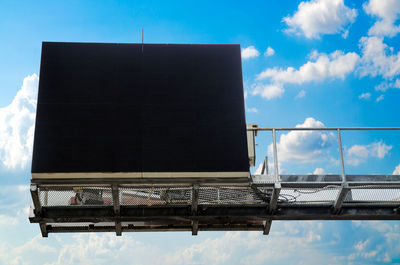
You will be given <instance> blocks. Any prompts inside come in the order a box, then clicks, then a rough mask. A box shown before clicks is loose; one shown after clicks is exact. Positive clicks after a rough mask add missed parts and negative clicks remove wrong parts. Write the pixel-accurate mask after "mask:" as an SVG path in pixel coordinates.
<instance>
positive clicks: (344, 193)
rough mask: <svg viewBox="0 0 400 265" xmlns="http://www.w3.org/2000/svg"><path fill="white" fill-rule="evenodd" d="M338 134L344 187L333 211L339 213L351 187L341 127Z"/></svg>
mask: <svg viewBox="0 0 400 265" xmlns="http://www.w3.org/2000/svg"><path fill="white" fill-rule="evenodd" d="M337 135H338V146H339V156H340V167H341V171H342V187H341V188H340V192H339V194H338V196H337V198H336V201H335V203H334V204H333V211H334V213H335V214H339V213H340V210H341V208H342V205H343V202H344V200H345V199H346V196H347V193H348V192H349V187H348V185H347V181H346V172H345V170H344V158H343V147H342V136H341V132H340V129H337Z"/></svg>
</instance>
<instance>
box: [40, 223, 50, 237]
mask: <svg viewBox="0 0 400 265" xmlns="http://www.w3.org/2000/svg"><path fill="white" fill-rule="evenodd" d="M39 227H40V232H41V233H42V237H48V236H49V232H48V231H47V226H46V223H39Z"/></svg>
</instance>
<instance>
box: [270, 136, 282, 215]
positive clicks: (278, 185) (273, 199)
mask: <svg viewBox="0 0 400 265" xmlns="http://www.w3.org/2000/svg"><path fill="white" fill-rule="evenodd" d="M272 142H273V153H274V170H275V175H274V180H275V184H274V188H273V191H272V197H271V201H270V203H269V209H268V210H269V212H270V213H274V211H275V210H276V207H277V205H278V198H279V193H280V192H281V183H280V181H279V167H278V150H277V147H276V131H275V130H273V131H272Z"/></svg>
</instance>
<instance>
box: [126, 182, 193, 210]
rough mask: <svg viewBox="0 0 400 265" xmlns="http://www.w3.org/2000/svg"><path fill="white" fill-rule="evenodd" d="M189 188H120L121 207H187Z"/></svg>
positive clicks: (189, 198)
mask: <svg viewBox="0 0 400 265" xmlns="http://www.w3.org/2000/svg"><path fill="white" fill-rule="evenodd" d="M191 192H192V188H191V187H146V188H141V187H129V186H123V187H121V188H120V193H119V196H120V204H121V205H147V206H152V205H187V204H191Z"/></svg>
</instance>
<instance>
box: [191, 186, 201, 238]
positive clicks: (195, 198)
mask: <svg viewBox="0 0 400 265" xmlns="http://www.w3.org/2000/svg"><path fill="white" fill-rule="evenodd" d="M198 203H199V185H197V184H195V185H193V189H192V216H193V217H194V218H193V219H192V236H197V233H198V230H199V220H198V219H197V218H196V216H197V209H198Z"/></svg>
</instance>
